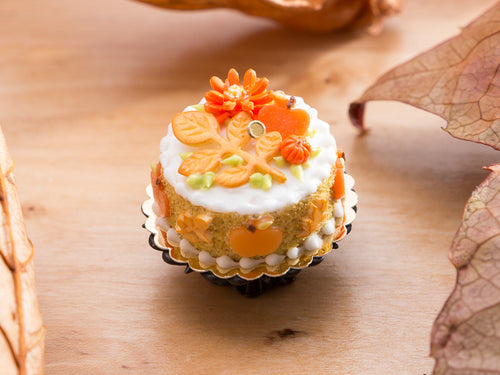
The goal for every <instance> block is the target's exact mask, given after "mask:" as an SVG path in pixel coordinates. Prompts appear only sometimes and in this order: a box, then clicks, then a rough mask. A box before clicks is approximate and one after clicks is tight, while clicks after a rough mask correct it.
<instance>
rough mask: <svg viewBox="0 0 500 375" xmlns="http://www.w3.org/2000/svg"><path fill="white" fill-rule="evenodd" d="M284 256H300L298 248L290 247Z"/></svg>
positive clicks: (292, 257)
mask: <svg viewBox="0 0 500 375" xmlns="http://www.w3.org/2000/svg"><path fill="white" fill-rule="evenodd" d="M286 256H287V257H288V258H290V259H297V258H298V257H299V256H300V250H299V248H298V247H292V248H290V249H288V251H287V252H286Z"/></svg>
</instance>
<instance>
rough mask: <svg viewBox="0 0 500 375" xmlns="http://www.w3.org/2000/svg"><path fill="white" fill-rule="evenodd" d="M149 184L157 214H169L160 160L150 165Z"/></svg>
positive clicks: (162, 215)
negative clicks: (151, 188)
mask: <svg viewBox="0 0 500 375" xmlns="http://www.w3.org/2000/svg"><path fill="white" fill-rule="evenodd" d="M151 186H152V187H153V194H154V198H155V202H156V207H157V209H158V216H160V217H166V216H170V202H169V201H168V196H167V194H166V193H165V190H164V187H163V181H162V166H161V163H160V162H158V164H156V165H153V166H151Z"/></svg>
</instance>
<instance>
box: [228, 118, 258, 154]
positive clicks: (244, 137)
mask: <svg viewBox="0 0 500 375" xmlns="http://www.w3.org/2000/svg"><path fill="white" fill-rule="evenodd" d="M251 121H252V116H250V115H249V114H248V113H247V112H240V113H238V114H237V115H236V116H234V117H233V118H232V119H231V121H229V124H228V125H227V139H228V140H229V142H231V143H232V144H234V145H235V146H238V147H241V148H243V147H245V145H246V144H247V143H248V141H249V140H250V134H248V128H247V127H248V124H249V123H250V122H251Z"/></svg>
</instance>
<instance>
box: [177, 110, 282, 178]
mask: <svg viewBox="0 0 500 375" xmlns="http://www.w3.org/2000/svg"><path fill="white" fill-rule="evenodd" d="M250 121H251V116H250V115H248V114H246V113H241V112H240V113H239V114H238V115H236V116H235V117H233V118H232V119H231V120H230V121H229V123H228V125H227V137H228V139H225V138H224V137H223V136H222V135H220V134H219V132H218V124H217V121H216V120H215V117H214V115H213V114H211V113H206V112H198V111H196V112H182V113H180V114H178V115H177V116H175V117H174V118H173V119H172V130H173V132H174V135H175V136H176V137H177V139H178V140H179V141H181V142H182V143H184V144H187V145H189V146H196V145H200V144H204V143H209V142H212V143H215V144H217V145H218V146H219V148H214V149H204V150H201V151H198V152H196V153H194V154H192V155H190V156H189V157H188V158H186V159H185V160H184V161H183V162H182V164H181V165H180V167H179V170H178V171H179V173H180V174H182V175H183V176H189V175H191V174H194V173H205V172H208V171H214V172H215V170H216V169H217V168H218V167H219V165H220V163H221V161H222V158H223V157H224V156H225V155H237V156H239V157H241V158H242V159H243V160H244V161H245V162H246V164H243V165H241V166H239V167H234V168H229V169H226V170H224V171H223V172H221V173H220V174H219V175H218V176H216V179H215V182H216V183H217V184H219V185H221V186H224V187H237V186H241V185H243V184H244V183H246V182H248V180H249V178H250V176H251V175H252V173H253V172H254V171H255V170H259V171H261V172H263V173H266V174H269V175H271V176H272V177H273V178H274V179H275V180H276V181H278V182H280V183H283V182H285V181H286V175H285V174H284V173H283V172H281V171H279V170H277V169H275V168H273V167H272V166H271V165H269V159H271V158H272V157H273V156H275V155H276V154H277V153H278V152H279V146H280V144H281V135H280V134H279V133H278V132H271V133H266V134H265V135H264V136H262V137H260V138H259V139H258V140H257V142H256V146H255V153H256V155H253V154H251V153H249V152H246V151H245V150H243V149H242V147H243V146H245V145H246V144H247V143H248V141H249V140H250V136H249V135H248V132H247V129H246V126H247V125H248V123H249V122H250Z"/></svg>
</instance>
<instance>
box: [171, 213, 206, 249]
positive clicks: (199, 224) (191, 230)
mask: <svg viewBox="0 0 500 375" xmlns="http://www.w3.org/2000/svg"><path fill="white" fill-rule="evenodd" d="M212 220H213V217H211V216H210V215H207V214H199V215H197V216H195V217H193V215H192V214H191V213H190V212H189V211H186V212H184V213H183V214H180V215H179V216H178V217H177V224H176V226H175V231H176V232H177V233H179V234H182V235H183V236H184V238H186V239H187V240H188V241H189V242H192V243H197V242H199V241H205V242H208V241H210V239H211V238H212V235H211V234H210V233H209V232H208V231H207V229H208V227H210V224H211V223H212Z"/></svg>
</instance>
